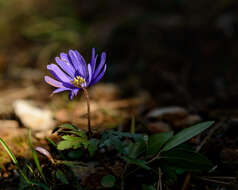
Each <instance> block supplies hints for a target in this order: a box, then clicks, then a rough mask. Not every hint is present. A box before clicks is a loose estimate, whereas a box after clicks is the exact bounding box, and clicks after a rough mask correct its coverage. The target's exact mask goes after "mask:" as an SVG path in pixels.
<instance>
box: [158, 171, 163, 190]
mask: <svg viewBox="0 0 238 190" xmlns="http://www.w3.org/2000/svg"><path fill="white" fill-rule="evenodd" d="M157 190H163V187H162V172H161V169H160V168H159V180H158V185H157Z"/></svg>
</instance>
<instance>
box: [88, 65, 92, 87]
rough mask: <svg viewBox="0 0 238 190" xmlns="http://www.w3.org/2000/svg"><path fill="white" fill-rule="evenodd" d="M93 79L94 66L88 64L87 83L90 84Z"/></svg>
mask: <svg viewBox="0 0 238 190" xmlns="http://www.w3.org/2000/svg"><path fill="white" fill-rule="evenodd" d="M91 80H92V68H91V65H90V64H88V80H87V84H90V82H91Z"/></svg>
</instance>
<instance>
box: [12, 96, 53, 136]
mask: <svg viewBox="0 0 238 190" xmlns="http://www.w3.org/2000/svg"><path fill="white" fill-rule="evenodd" d="M13 108H14V112H15V114H16V115H17V116H18V117H19V118H20V120H21V122H22V123H23V125H24V126H25V127H28V128H31V129H33V130H37V131H41V130H46V129H51V128H53V127H54V125H55V122H54V120H53V115H52V113H51V111H50V110H46V109H40V108H38V107H36V106H35V105H33V104H32V102H31V101H27V100H16V101H14V103H13Z"/></svg>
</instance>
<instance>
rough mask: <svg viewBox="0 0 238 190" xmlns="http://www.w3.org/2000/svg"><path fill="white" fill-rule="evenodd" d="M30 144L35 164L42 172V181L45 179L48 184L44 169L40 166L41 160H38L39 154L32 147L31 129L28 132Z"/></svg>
mask: <svg viewBox="0 0 238 190" xmlns="http://www.w3.org/2000/svg"><path fill="white" fill-rule="evenodd" d="M28 142H29V146H30V148H31V152H32V156H33V159H34V162H35V164H36V167H37V169H38V171H39V172H40V175H41V177H42V179H43V180H44V182H45V183H46V184H47V181H46V178H45V175H44V174H43V171H42V168H41V166H40V162H39V159H38V157H37V153H36V151H35V149H34V148H33V145H32V140H31V129H29V130H28Z"/></svg>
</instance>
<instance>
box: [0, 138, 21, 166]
mask: <svg viewBox="0 0 238 190" xmlns="http://www.w3.org/2000/svg"><path fill="white" fill-rule="evenodd" d="M0 143H1V144H2V146H3V148H4V149H5V150H6V152H7V153H8V155H9V156H10V158H11V159H12V161H13V163H14V164H16V165H17V164H18V161H17V159H16V157H15V155H14V154H13V153H12V151H11V150H10V149H9V147H8V146H7V144H6V143H5V142H4V140H2V139H1V138H0Z"/></svg>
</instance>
